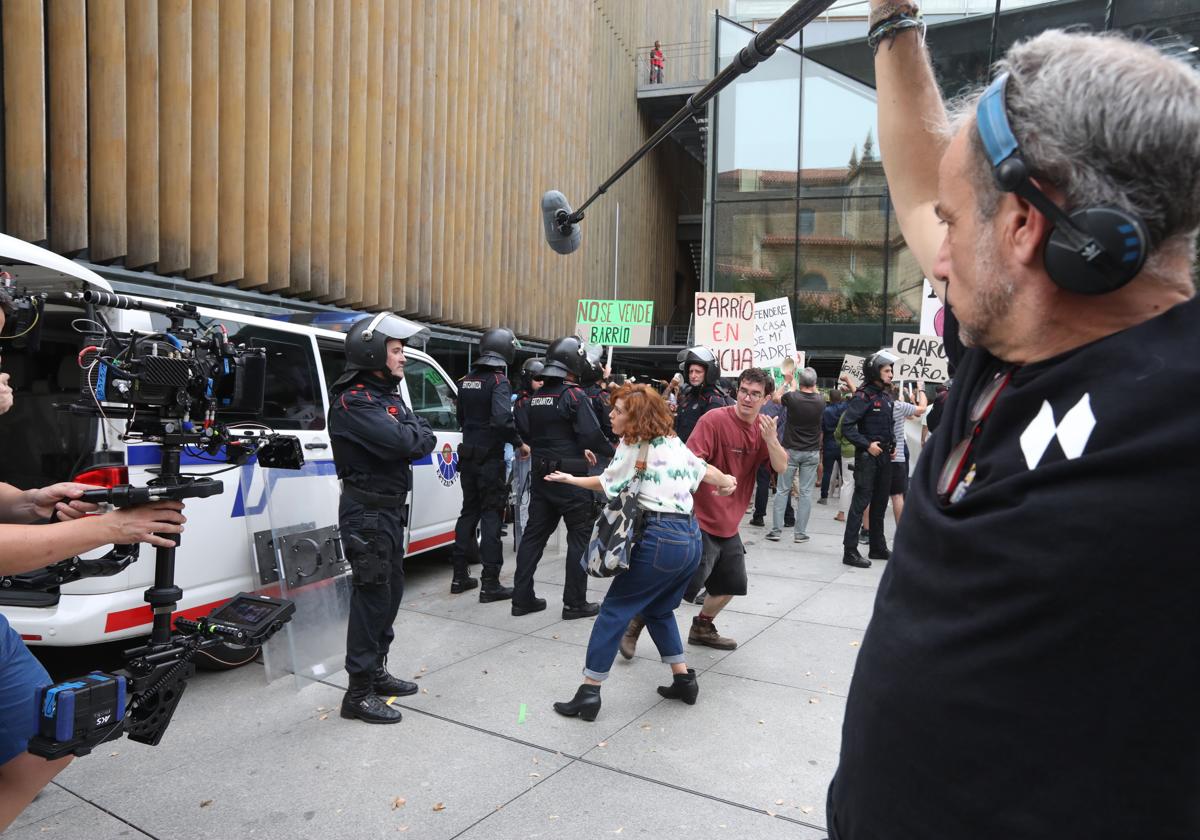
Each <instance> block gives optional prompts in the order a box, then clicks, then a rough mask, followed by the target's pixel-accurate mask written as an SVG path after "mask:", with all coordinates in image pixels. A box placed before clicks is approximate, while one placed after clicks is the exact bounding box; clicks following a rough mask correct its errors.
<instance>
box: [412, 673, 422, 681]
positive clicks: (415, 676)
mask: <svg viewBox="0 0 1200 840" xmlns="http://www.w3.org/2000/svg"><path fill="white" fill-rule="evenodd" d="M413 679H414V680H419V679H421V675H420V674H413Z"/></svg>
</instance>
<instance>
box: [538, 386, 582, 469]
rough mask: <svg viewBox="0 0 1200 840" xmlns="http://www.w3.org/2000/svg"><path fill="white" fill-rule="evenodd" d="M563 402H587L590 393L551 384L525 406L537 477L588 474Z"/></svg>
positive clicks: (580, 389) (578, 388)
mask: <svg viewBox="0 0 1200 840" xmlns="http://www.w3.org/2000/svg"><path fill="white" fill-rule="evenodd" d="M564 399H566V400H571V399H573V400H577V401H584V400H586V399H587V394H585V393H584V392H583V389H582V388H580V387H579V386H578V385H574V384H571V383H568V382H558V383H554V384H550V383H548V384H546V385H545V386H543V387H542V388H541V390H539V391H538V392H537V393H536V394H534V395H533V396H531V397H530V398H529V400H528V402H527V403H526V406H527V409H526V410H527V412H528V417H529V430H530V432H531V437H532V439H531V440H529V441H527V442H528V443H529V445H530V448H531V449H532V450H533V470H534V474H535V475H538V476H544V475H548V474H549V473H552V472H554V471H555V470H562V471H564V472H569V473H571V474H572V475H587V461H586V460H585V459H584V457H583V451H582V448H583V446H582V444H581V443H580V442H579V441H578V439H577V438H576V437H575V429H574V427H573V425H572V423H571V421H570V420H569V419H567V417H566V416H565V415H564V413H563V409H562V406H561V405H560V403H561V401H562V400H564Z"/></svg>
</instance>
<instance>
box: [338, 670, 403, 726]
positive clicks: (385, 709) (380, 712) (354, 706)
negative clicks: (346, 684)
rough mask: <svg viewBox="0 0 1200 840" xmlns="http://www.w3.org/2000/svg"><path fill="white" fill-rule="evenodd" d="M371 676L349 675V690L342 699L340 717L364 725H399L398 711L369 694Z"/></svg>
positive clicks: (374, 695)
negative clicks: (357, 721) (360, 722)
mask: <svg viewBox="0 0 1200 840" xmlns="http://www.w3.org/2000/svg"><path fill="white" fill-rule="evenodd" d="M372 676H373V675H372V674H351V675H350V688H349V690H348V691H347V692H346V695H345V696H344V697H342V712H341V714H342V717H344V718H346V719H347V720H355V719H358V720H361V721H363V722H364V723H399V722H400V717H401V715H400V710H399V709H393V708H392V707H391V706H389V705H388V704H387V703H385V702H384V700H383V698H382V697H380V696H378V695H376V694H373V693H371V677H372Z"/></svg>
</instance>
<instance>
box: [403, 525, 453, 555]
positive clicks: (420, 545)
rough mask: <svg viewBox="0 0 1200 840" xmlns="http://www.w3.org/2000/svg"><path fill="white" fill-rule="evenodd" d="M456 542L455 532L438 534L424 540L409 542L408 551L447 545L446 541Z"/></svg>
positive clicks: (410, 552)
mask: <svg viewBox="0 0 1200 840" xmlns="http://www.w3.org/2000/svg"><path fill="white" fill-rule="evenodd" d="M452 542H454V532H453V531H451V532H450V533H448V534H438V535H437V536H434V537H426V538H425V539H423V540H413V541H412V542H410V543H409V544H408V553H409V554H412V553H413V552H414V551H424V550H425V549H427V548H433V547H434V546H435V545H445V544H446V543H452Z"/></svg>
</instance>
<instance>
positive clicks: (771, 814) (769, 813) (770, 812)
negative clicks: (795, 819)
mask: <svg viewBox="0 0 1200 840" xmlns="http://www.w3.org/2000/svg"><path fill="white" fill-rule="evenodd" d="M767 816H768V817H776V816H779V815H778V814H776V813H775V812H774V811H767Z"/></svg>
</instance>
